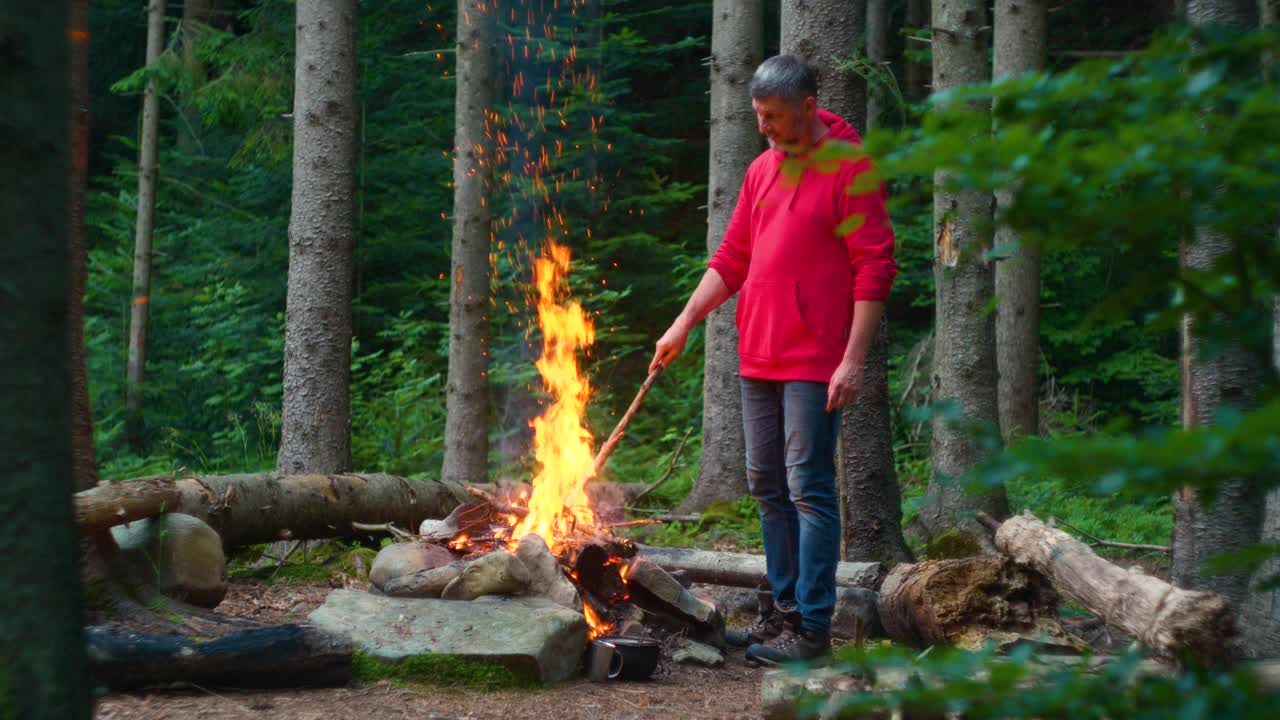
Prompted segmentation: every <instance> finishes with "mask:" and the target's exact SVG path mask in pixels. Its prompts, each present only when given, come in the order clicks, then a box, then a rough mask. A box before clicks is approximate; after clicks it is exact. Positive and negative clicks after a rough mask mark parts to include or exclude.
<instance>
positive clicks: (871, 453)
mask: <svg viewBox="0 0 1280 720" xmlns="http://www.w3.org/2000/svg"><path fill="white" fill-rule="evenodd" d="M888 333H889V323H888V321H887V320H885V319H883V318H882V319H881V320H880V327H879V329H878V330H877V331H876V336H875V338H874V339H873V340H872V342H871V346H870V347H869V348H868V349H867V359H866V361H865V362H864V363H863V367H862V390H861V391H860V392H859V393H858V398H857V400H855V401H854V403H853V404H852V405H850V406H848V407H846V408H845V409H844V411H843V413H842V414H841V417H840V438H839V441H838V442H837V447H836V456H837V457H836V460H837V462H836V475H837V478H838V480H839V484H840V513H841V516H842V518H843V522H842V523H841V528H842V531H841V540H842V544H843V545H844V553H843V555H844V559H845V560H855V561H859V562H883V563H890V564H892V563H899V562H910V561H912V560H914V559H915V558H914V557H913V556H912V554H911V549H910V548H908V547H907V541H906V540H905V539H904V538H903V537H902V492H901V491H900V490H899V488H898V471H897V469H896V468H894V465H893V431H892V429H891V427H890V422H889V342H888Z"/></svg>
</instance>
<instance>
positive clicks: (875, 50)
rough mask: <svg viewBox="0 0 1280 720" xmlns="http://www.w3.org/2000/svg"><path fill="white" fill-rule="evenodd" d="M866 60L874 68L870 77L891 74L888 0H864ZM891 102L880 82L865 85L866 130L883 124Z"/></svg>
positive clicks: (869, 130) (887, 91)
mask: <svg viewBox="0 0 1280 720" xmlns="http://www.w3.org/2000/svg"><path fill="white" fill-rule="evenodd" d="M866 4H867V62H868V63H870V64H871V65H872V67H873V68H874V69H875V72H874V74H873V75H872V77H874V78H879V77H880V76H881V75H882V74H885V73H887V74H889V75H890V76H891V75H892V71H891V70H890V69H889V64H888V63H889V48H888V45H889V0H866ZM890 102H891V100H890V97H889V89H888V88H887V87H885V86H884V84H883V83H881V82H873V83H871V84H870V85H868V87H867V132H871V131H872V130H874V129H876V128H877V127H880V126H881V125H883V124H884V114H885V111H886V110H887V109H888V107H889V103H890Z"/></svg>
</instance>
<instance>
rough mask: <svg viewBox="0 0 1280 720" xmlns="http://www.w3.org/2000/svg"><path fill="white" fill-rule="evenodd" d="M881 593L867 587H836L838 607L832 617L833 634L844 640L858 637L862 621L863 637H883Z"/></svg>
mask: <svg viewBox="0 0 1280 720" xmlns="http://www.w3.org/2000/svg"><path fill="white" fill-rule="evenodd" d="M879 598H880V595H879V593H877V592H876V591H874V590H868V589H866V588H846V587H838V588H836V609H835V614H834V615H832V617H831V634H832V636H834V637H837V638H840V639H842V640H852V639H854V638H855V637H857V625H858V622H859V621H861V622H862V627H863V637H868V638H871V637H882V636H883V635H884V627H883V626H882V625H881V624H880V606H879Z"/></svg>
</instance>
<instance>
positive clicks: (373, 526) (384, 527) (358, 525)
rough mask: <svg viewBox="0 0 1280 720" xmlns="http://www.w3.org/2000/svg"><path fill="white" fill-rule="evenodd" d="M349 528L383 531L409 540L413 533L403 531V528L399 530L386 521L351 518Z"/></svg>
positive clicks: (362, 530) (364, 530)
mask: <svg viewBox="0 0 1280 720" xmlns="http://www.w3.org/2000/svg"><path fill="white" fill-rule="evenodd" d="M351 529H352V530H359V531H360V532H384V533H388V534H390V535H393V536H395V537H396V538H398V539H401V540H410V539H412V538H413V533H410V532H405V531H404V530H401V529H400V528H398V527H396V526H395V525H392V524H391V523H389V522H388V523H362V522H355V521H354V520H353V521H352V522H351Z"/></svg>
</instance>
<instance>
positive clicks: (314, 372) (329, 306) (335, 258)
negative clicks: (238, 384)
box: [276, 0, 356, 474]
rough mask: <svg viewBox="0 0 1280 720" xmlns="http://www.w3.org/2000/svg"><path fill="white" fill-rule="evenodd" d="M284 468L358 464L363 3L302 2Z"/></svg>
mask: <svg viewBox="0 0 1280 720" xmlns="http://www.w3.org/2000/svg"><path fill="white" fill-rule="evenodd" d="M296 58H297V59H296V60H295V71H294V101H293V105H294V107H293V210H292V212H291V214H290V216H289V290H288V299H287V305H286V311H285V312H286V315H285V322H286V330H285V350H284V409H283V412H282V415H281V422H280V457H279V458H278V460H277V463H276V467H277V469H278V470H279V471H280V472H281V473H288V474H297V473H303V472H318V473H336V472H345V471H347V470H350V469H351V386H350V381H351V267H352V248H353V247H354V238H355V168H356V154H355V151H356V74H355V73H356V3H355V0H299V2H298V6H297V51H296Z"/></svg>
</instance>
